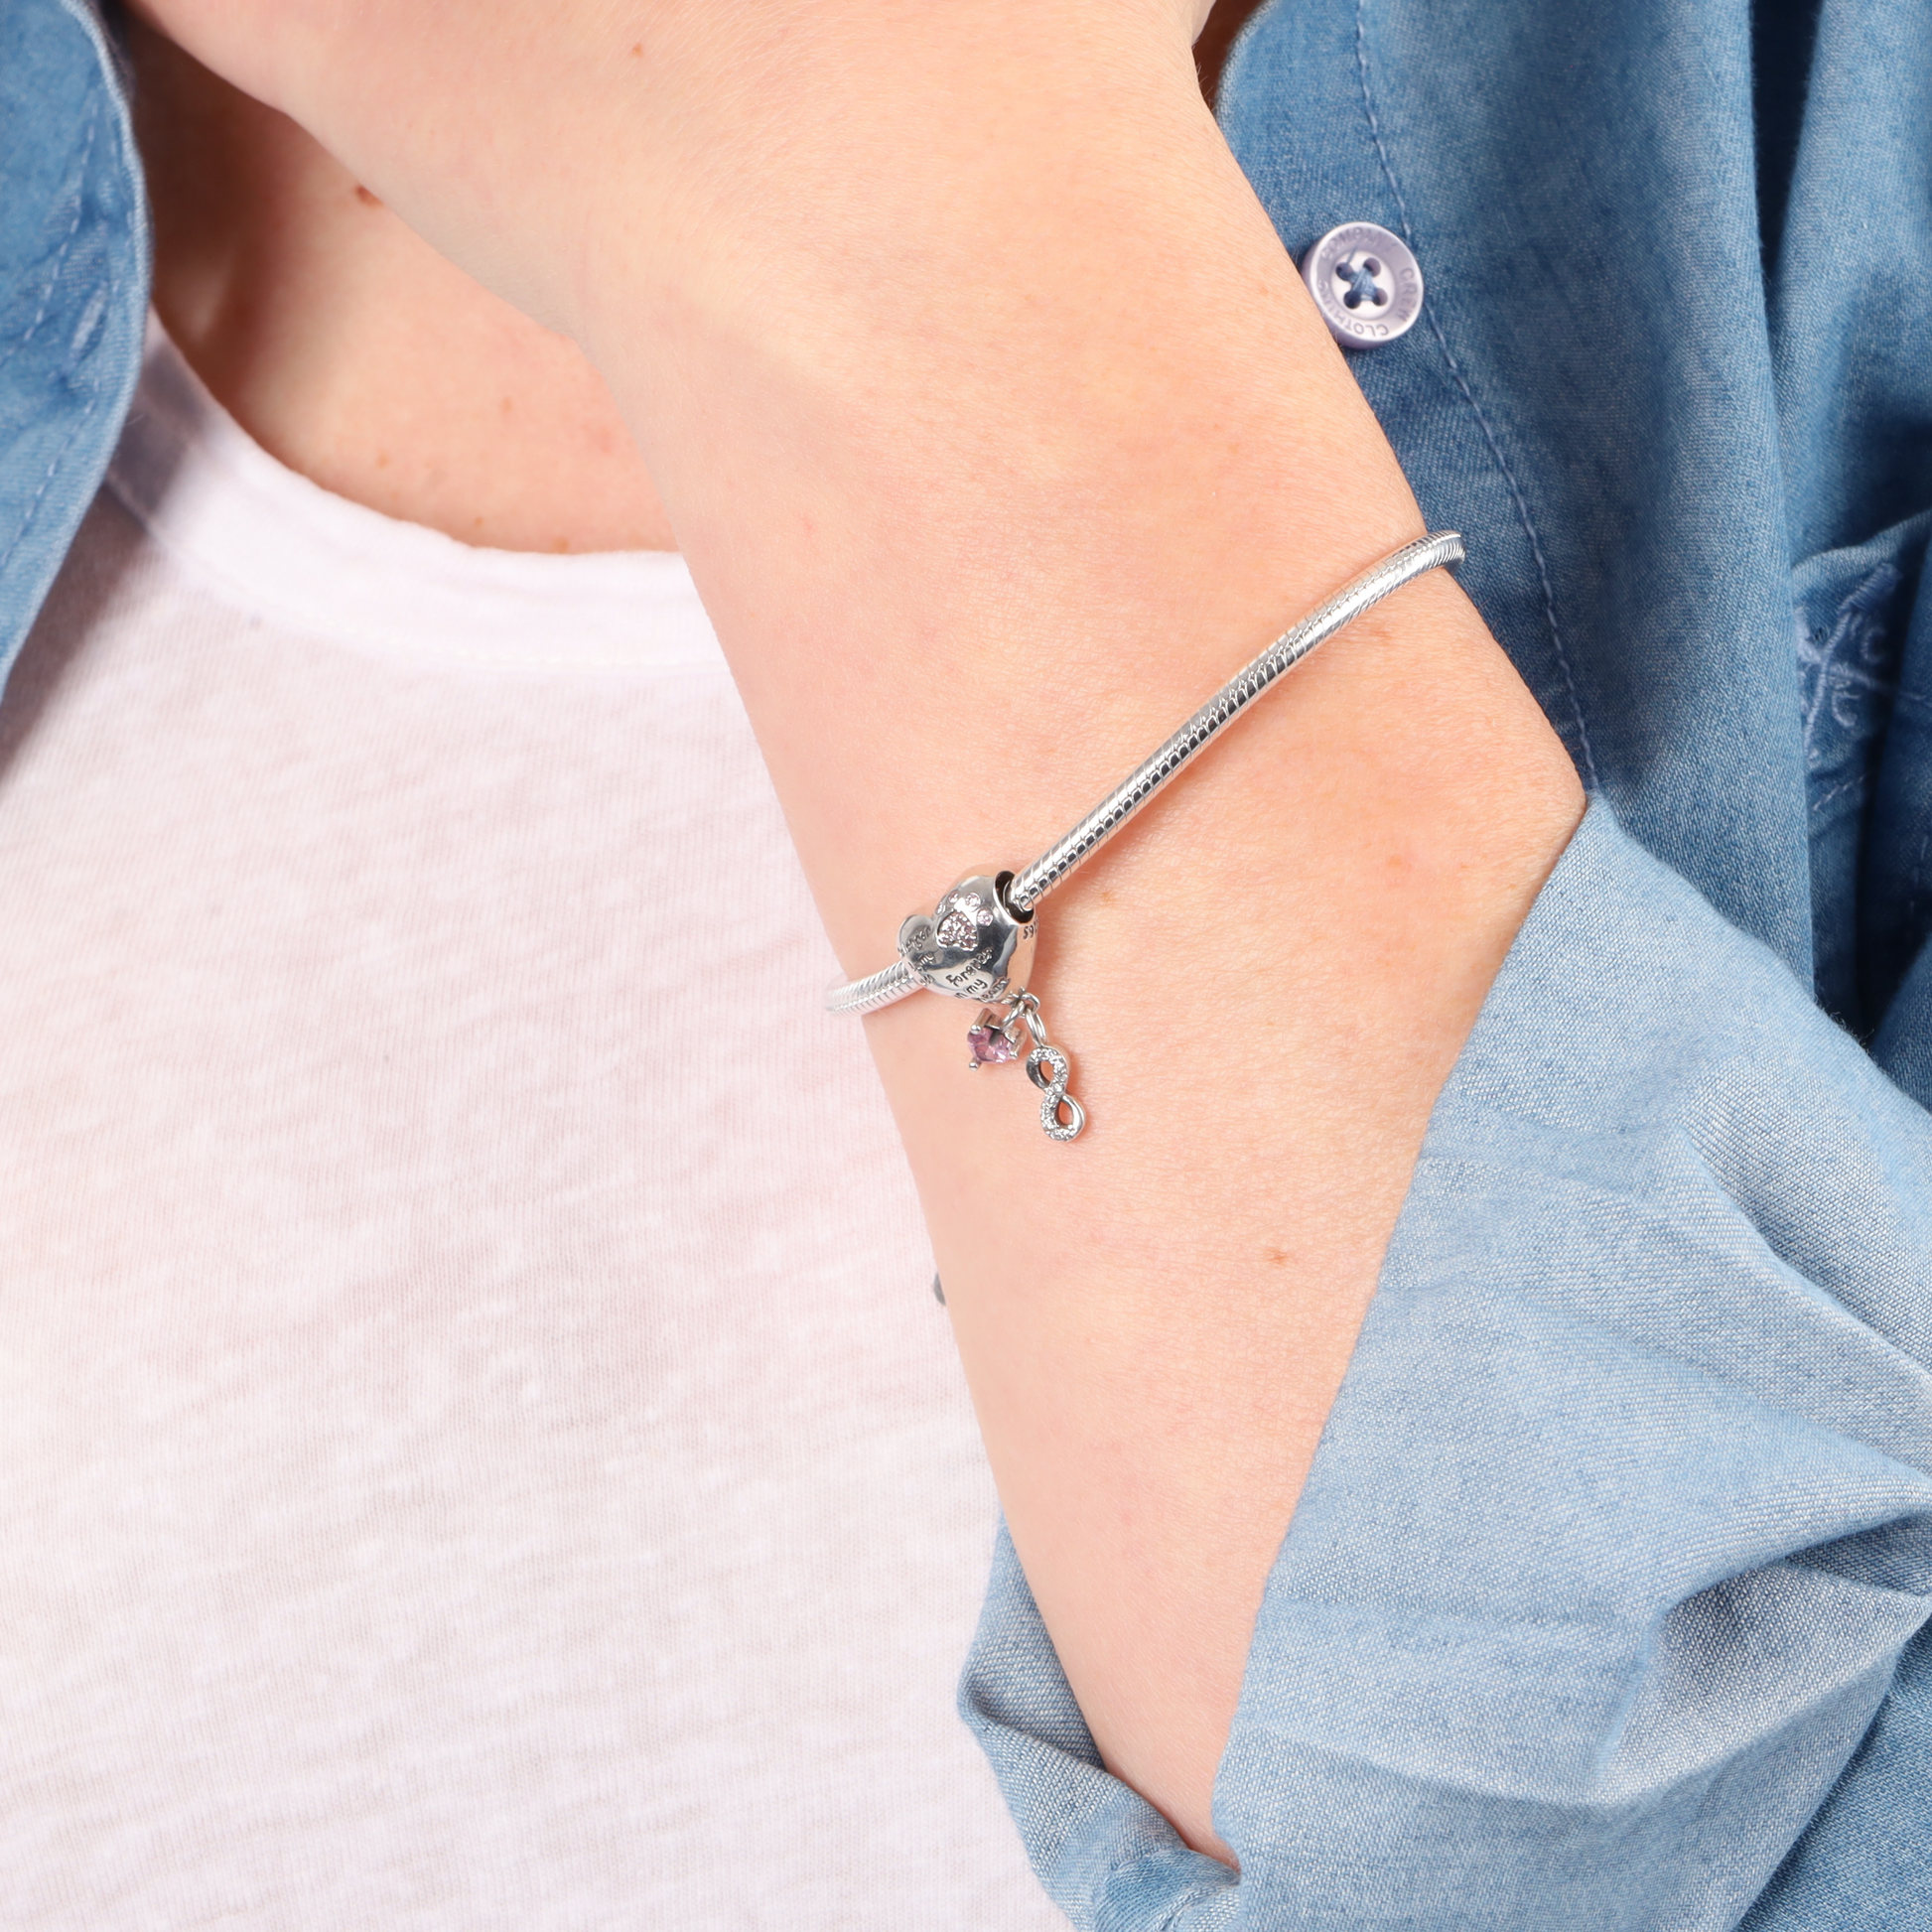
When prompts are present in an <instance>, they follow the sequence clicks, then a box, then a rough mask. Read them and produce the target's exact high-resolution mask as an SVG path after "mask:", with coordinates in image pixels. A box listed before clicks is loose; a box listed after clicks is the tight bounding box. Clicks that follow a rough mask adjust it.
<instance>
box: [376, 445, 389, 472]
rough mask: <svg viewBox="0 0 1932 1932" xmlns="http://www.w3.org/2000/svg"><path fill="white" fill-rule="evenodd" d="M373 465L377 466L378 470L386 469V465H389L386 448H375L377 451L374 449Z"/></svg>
mask: <svg viewBox="0 0 1932 1932" xmlns="http://www.w3.org/2000/svg"><path fill="white" fill-rule="evenodd" d="M375 467H376V468H377V469H378V470H386V469H388V467H389V453H388V452H387V451H386V450H377V451H376V453H375Z"/></svg>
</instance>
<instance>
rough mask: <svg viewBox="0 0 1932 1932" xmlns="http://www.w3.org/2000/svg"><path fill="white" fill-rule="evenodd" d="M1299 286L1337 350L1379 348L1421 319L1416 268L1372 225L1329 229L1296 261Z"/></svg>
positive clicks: (1400, 245)
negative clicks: (1303, 286) (1303, 284)
mask: <svg viewBox="0 0 1932 1932" xmlns="http://www.w3.org/2000/svg"><path fill="white" fill-rule="evenodd" d="M1302 280H1303V281H1305V282H1306V283H1307V284H1308V285H1309V293H1310V294H1311V296H1313V297H1314V306H1315V307H1316V308H1317V309H1319V310H1320V311H1321V320H1322V321H1323V322H1325V323H1326V324H1327V325H1328V333H1329V335H1331V336H1332V337H1334V339H1335V341H1336V342H1338V343H1339V344H1340V345H1342V347H1343V348H1380V347H1381V346H1382V345H1383V344H1384V343H1392V342H1394V341H1395V339H1396V338H1397V337H1398V336H1406V335H1407V334H1408V333H1409V330H1410V328H1411V327H1412V326H1413V324H1414V323H1415V320H1416V318H1417V317H1418V316H1419V315H1421V314H1422V265H1421V264H1420V263H1419V262H1418V261H1417V260H1416V257H1415V255H1414V253H1413V252H1412V251H1411V250H1410V247H1409V244H1408V243H1407V242H1406V241H1404V240H1403V239H1402V237H1401V236H1400V235H1396V234H1391V233H1390V232H1389V231H1388V229H1387V228H1379V227H1377V226H1376V225H1375V223H1374V222H1373V221H1344V222H1343V223H1342V224H1341V226H1340V227H1338V228H1330V229H1329V230H1328V232H1327V233H1326V234H1324V235H1323V236H1322V237H1321V239H1320V240H1319V241H1317V242H1316V243H1315V244H1314V246H1313V247H1312V248H1311V249H1310V250H1309V252H1308V253H1307V254H1306V255H1304V256H1303V257H1302Z"/></svg>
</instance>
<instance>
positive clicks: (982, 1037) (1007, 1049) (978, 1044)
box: [966, 1020, 1014, 1066]
mask: <svg viewBox="0 0 1932 1932" xmlns="http://www.w3.org/2000/svg"><path fill="white" fill-rule="evenodd" d="M966 1046H967V1049H968V1051H970V1052H971V1054H972V1056H973V1057H972V1058H971V1059H970V1060H969V1061H968V1062H967V1064H968V1065H969V1066H998V1065H999V1064H1000V1062H1001V1061H1002V1060H1010V1059H1012V1058H1013V1057H1014V1045H1013V1041H1012V1040H1010V1039H1009V1038H1008V1037H1007V1036H1006V1035H1005V1033H1003V1032H1002V1031H1001V1029H1000V1028H999V1027H997V1026H996V1025H994V1023H993V1022H992V1021H991V1020H982V1021H980V1022H979V1024H978V1025H977V1026H973V1027H969V1028H967V1030H966Z"/></svg>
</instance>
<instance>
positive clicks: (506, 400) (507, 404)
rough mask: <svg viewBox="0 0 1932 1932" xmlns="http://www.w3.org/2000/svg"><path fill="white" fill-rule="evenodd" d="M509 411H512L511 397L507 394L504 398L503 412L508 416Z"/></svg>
mask: <svg viewBox="0 0 1932 1932" xmlns="http://www.w3.org/2000/svg"><path fill="white" fill-rule="evenodd" d="M509 413H510V399H509V397H507V396H505V397H504V398H503V414H504V415H505V416H507V415H508V414H509Z"/></svg>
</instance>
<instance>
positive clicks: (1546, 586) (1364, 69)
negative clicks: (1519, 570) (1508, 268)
mask: <svg viewBox="0 0 1932 1932" xmlns="http://www.w3.org/2000/svg"><path fill="white" fill-rule="evenodd" d="M1367 15H1368V0H1355V67H1356V70H1357V72H1358V73H1359V74H1360V76H1361V83H1362V112H1363V114H1364V115H1365V116H1366V117H1367V119H1368V132H1369V138H1370V139H1371V140H1372V141H1373V142H1374V143H1375V153H1376V156H1377V158H1378V159H1379V160H1380V162H1381V164H1382V178H1383V180H1385V181H1386V182H1387V183H1388V185H1389V193H1390V194H1391V195H1393V196H1394V197H1395V206H1396V215H1397V218H1398V219H1399V220H1400V221H1401V223H1402V238H1403V239H1404V240H1405V241H1406V242H1408V244H1409V247H1410V249H1411V251H1412V252H1413V251H1414V250H1415V247H1416V236H1415V230H1414V228H1413V227H1412V226H1411V225H1410V221H1409V205H1408V203H1407V202H1406V201H1405V200H1404V199H1403V194H1402V186H1401V184H1400V183H1399V182H1398V181H1397V180H1396V177H1395V168H1394V166H1393V164H1392V163H1391V162H1390V160H1389V151H1388V149H1387V147H1386V146H1385V145H1384V144H1383V141H1382V129H1381V125H1380V123H1379V122H1378V121H1377V120H1376V118H1375V97H1374V94H1373V91H1372V90H1371V88H1370V86H1369V77H1368V26H1367ZM1423 313H1424V315H1426V316H1427V317H1428V318H1429V327H1430V331H1431V333H1432V334H1433V335H1434V336H1435V338H1436V345H1437V346H1438V347H1439V348H1440V349H1441V350H1442V351H1443V359H1444V361H1446V362H1447V363H1448V364H1449V373H1450V375H1452V376H1453V377H1454V378H1455V386H1456V387H1457V388H1458V389H1460V390H1461V392H1462V399H1463V401H1464V402H1466V403H1467V404H1468V405H1469V410H1470V413H1471V414H1472V415H1473V416H1474V417H1475V419H1476V427H1477V428H1478V429H1480V430H1481V431H1482V440H1483V441H1484V442H1485V443H1487V444H1488V446H1489V454H1490V455H1491V456H1492V457H1493V458H1494V459H1495V462H1496V468H1497V469H1498V470H1500V471H1501V472H1502V474H1503V481H1504V482H1505V483H1507V484H1508V485H1509V493H1510V495H1511V496H1512V497H1513V498H1514V499H1515V503H1516V515H1517V517H1518V519H1519V521H1520V522H1521V523H1522V525H1523V534H1524V536H1526V537H1527V538H1528V539H1529V545H1530V555H1531V556H1532V557H1533V558H1534V559H1535V560H1536V575H1537V581H1538V582H1539V583H1540V584H1541V585H1542V587H1543V616H1544V620H1545V621H1546V622H1547V623H1548V624H1549V628H1550V642H1551V644H1552V645H1553V646H1554V647H1555V649H1556V653H1557V668H1558V669H1559V670H1560V671H1561V672H1562V673H1563V688H1564V691H1565V693H1566V694H1567V695H1568V697H1569V699H1570V712H1571V716H1572V717H1573V718H1575V719H1576V721H1577V746H1578V750H1579V752H1580V753H1581V754H1582V758H1581V760H1580V761H1581V763H1582V765H1583V779H1584V787H1585V789H1586V790H1587V791H1595V790H1597V789H1598V788H1599V781H1598V779H1597V776H1596V757H1595V754H1594V753H1593V752H1592V751H1591V750H1590V743H1589V727H1588V726H1587V724H1586V723H1585V722H1584V706H1583V700H1582V699H1581V698H1580V697H1579V695H1578V692H1577V680H1576V677H1575V675H1574V674H1573V672H1572V670H1571V665H1570V653H1569V651H1568V650H1566V649H1565V648H1564V642H1563V626H1562V625H1561V624H1560V623H1559V622H1558V621H1557V598H1556V591H1555V589H1554V588H1553V587H1552V585H1551V582H1550V568H1549V565H1548V563H1547V562H1546V561H1545V559H1544V555H1543V544H1542V541H1541V539H1540V538H1539V537H1538V536H1537V533H1536V521H1535V519H1534V518H1533V517H1532V516H1531V515H1530V506H1529V502H1528V500H1527V499H1526V498H1525V496H1524V494H1523V488H1522V485H1521V484H1520V483H1518V482H1517V481H1516V472H1515V471H1514V470H1513V469H1512V468H1511V467H1510V463H1509V459H1508V458H1507V457H1506V456H1505V455H1504V454H1503V451H1502V445H1501V444H1500V443H1499V442H1498V441H1497V440H1496V433H1495V431H1494V430H1493V429H1491V428H1490V426H1489V418H1488V417H1487V415H1485V414H1484V413H1483V408H1482V405H1481V404H1480V403H1479V402H1478V401H1477V400H1476V397H1475V391H1474V390H1473V389H1472V388H1471V387H1470V386H1469V381H1468V378H1467V377H1466V376H1465V375H1464V374H1463V373H1462V365H1461V364H1460V363H1459V362H1458V361H1457V360H1456V359H1455V353H1454V351H1453V350H1452V349H1451V348H1450V347H1449V338H1448V337H1447V336H1446V335H1445V334H1444V333H1443V324H1442V320H1441V318H1440V317H1439V316H1438V315H1437V313H1436V305H1435V304H1434V303H1433V302H1430V301H1429V300H1428V299H1427V298H1425V299H1424V302H1423Z"/></svg>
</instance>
